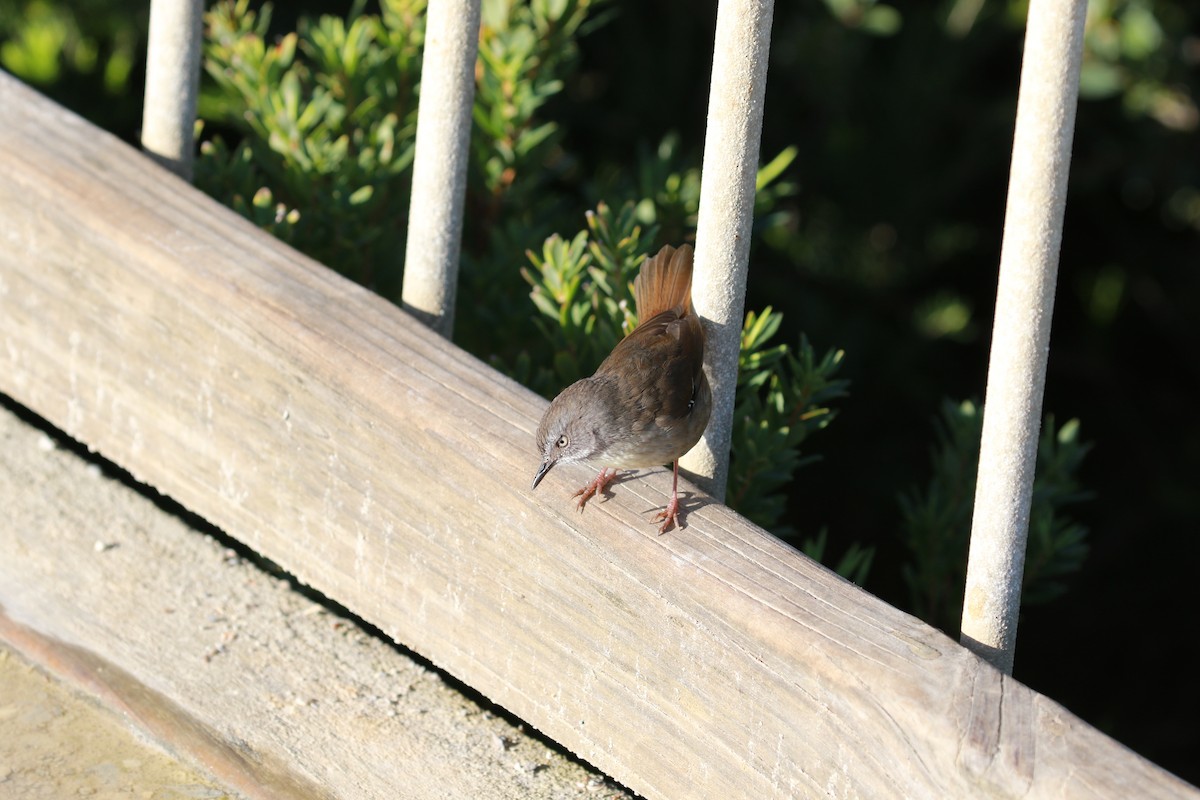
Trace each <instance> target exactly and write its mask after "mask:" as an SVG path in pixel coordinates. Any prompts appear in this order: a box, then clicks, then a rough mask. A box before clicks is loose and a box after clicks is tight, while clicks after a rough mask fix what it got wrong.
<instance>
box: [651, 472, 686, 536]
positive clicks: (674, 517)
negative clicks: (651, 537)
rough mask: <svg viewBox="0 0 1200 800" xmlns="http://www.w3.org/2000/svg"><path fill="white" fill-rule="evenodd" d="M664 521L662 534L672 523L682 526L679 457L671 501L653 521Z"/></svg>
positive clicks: (672, 485)
mask: <svg viewBox="0 0 1200 800" xmlns="http://www.w3.org/2000/svg"><path fill="white" fill-rule="evenodd" d="M660 519H661V520H662V521H663V524H662V527H661V528H659V529H658V533H659V535H660V536H661V535H662V534H664V533H666V532H667V531H668V530H669V529H670V528H671V525H675V527H677V528H680V527H683V526H681V525H680V524H679V459H675V478H674V479H673V480H672V481H671V502H669V503H667V507H666V508H664V509H663V510H662V511H660V512H658V513H657V514H655V515H654V519H653V520H651V521H652V522H658V521H659V520H660Z"/></svg>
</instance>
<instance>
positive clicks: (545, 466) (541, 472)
mask: <svg viewBox="0 0 1200 800" xmlns="http://www.w3.org/2000/svg"><path fill="white" fill-rule="evenodd" d="M553 466H554V462H553V461H551V460H550V459H548V458H547V459H546V460H545V461H543V462H542V465H541V466H540V467H538V471H537V474H536V475H534V476H533V486H530V487H529V488H530V490H531V491H532V490H533V489H536V488H537V485H538V484H539V483H541V482H542V478H544V477H546V473H547V472H549V471H550V468H551V467H553Z"/></svg>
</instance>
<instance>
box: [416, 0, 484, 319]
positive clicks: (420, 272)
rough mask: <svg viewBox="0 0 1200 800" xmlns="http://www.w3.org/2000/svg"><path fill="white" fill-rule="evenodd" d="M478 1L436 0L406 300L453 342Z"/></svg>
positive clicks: (429, 31)
mask: <svg viewBox="0 0 1200 800" xmlns="http://www.w3.org/2000/svg"><path fill="white" fill-rule="evenodd" d="M479 11H480V0H430V2H429V15H428V18H427V22H426V28H425V55H424V61H423V63H422V67H421V100H420V108H419V110H418V111H417V145H416V162H415V163H414V164H413V187H412V203H411V206H410V210H409V217H408V244H407V246H406V249H405V254H404V285H403V287H402V290H401V292H402V294H401V300H402V301H403V304H404V308H405V309H407V310H408V311H410V312H412V313H413V314H414V315H416V316H417V318H418V319H420V320H422V321H423V322H425V323H426V324H427V325H429V326H430V327H431V328H433V329H434V330H435V331H437V332H438V333H440V334H441V335H442V336H445V337H447V338H449V337H450V334H451V332H452V331H453V329H454V297H455V291H456V286H457V283H458V260H459V255H460V253H461V249H462V226H463V204H464V202H465V196H466V187H467V162H468V152H467V148H468V145H469V143H470V136H471V106H472V104H473V103H474V100H475V57H476V55H477V54H478V52H479Z"/></svg>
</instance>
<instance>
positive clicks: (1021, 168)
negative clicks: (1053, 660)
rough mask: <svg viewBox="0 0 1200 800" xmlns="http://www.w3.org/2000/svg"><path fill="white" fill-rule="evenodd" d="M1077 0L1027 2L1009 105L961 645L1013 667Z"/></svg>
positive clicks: (1071, 114)
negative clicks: (1015, 94)
mask: <svg viewBox="0 0 1200 800" xmlns="http://www.w3.org/2000/svg"><path fill="white" fill-rule="evenodd" d="M1086 14H1087V2H1086V0H1033V2H1031V3H1030V5H1029V21H1028V25H1027V29H1026V34H1025V57H1024V61H1023V63H1022V66H1021V88H1020V95H1019V99H1018V101H1017V123H1016V132H1015V134H1014V137H1013V158H1012V169H1011V173H1010V176H1009V188H1008V206H1007V208H1006V210H1005V225H1004V241H1003V245H1002V248H1001V254H1000V276H999V286H998V289H997V292H996V318H995V323H994V326H993V332H992V352H991V359H990V361H989V364H988V382H987V394H986V397H985V401H984V415H983V441H982V446H981V450H980V456H979V479H978V483H977V484H976V487H975V512H974V520H973V522H972V529H971V549H970V556H969V560H968V566H967V582H966V591H965V595H964V599H963V615H962V637H961V638H962V643H963V644H964V645H965V646H967V647H968V648H970V649H971V650H974V651H975V652H976V653H978V654H979V655H981V656H983V657H984V658H986V659H987V660H988V661H990V662H991V663H992V664H993V665H994V666H995V667H996V668H997V669H1000V670H1002V671H1003V672H1005V673H1007V674H1012V667H1013V651H1014V647H1015V644H1016V636H1017V615H1018V612H1019V610H1020V603H1021V580H1022V575H1023V573H1024V567H1025V544H1026V539H1027V536H1028V531H1029V508H1030V503H1031V498H1032V494H1033V478H1034V465H1035V463H1036V460H1037V445H1038V431H1039V428H1040V424H1041V413H1042V395H1043V391H1044V388H1045V383H1046V359H1047V356H1048V354H1049V350H1050V319H1051V316H1052V313H1053V311H1054V289H1055V283H1056V278H1057V271H1058V254H1059V248H1060V246H1061V243H1062V223H1063V210H1064V208H1065V206H1066V195H1067V175H1068V172H1069V168H1070V164H1071V140H1072V137H1073V136H1074V132H1075V107H1076V102H1077V100H1078V95H1079V69H1080V61H1081V56H1082V51H1083V24H1084V19H1085V17H1086Z"/></svg>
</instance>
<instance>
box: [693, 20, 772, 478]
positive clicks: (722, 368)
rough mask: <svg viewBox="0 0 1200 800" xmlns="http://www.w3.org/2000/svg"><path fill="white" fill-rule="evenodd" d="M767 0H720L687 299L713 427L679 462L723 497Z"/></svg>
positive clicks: (758, 134)
mask: <svg viewBox="0 0 1200 800" xmlns="http://www.w3.org/2000/svg"><path fill="white" fill-rule="evenodd" d="M774 6H775V4H774V0H721V1H720V3H719V4H718V5H717V32H716V41H715V45H714V47H713V70H712V86H711V87H710V89H709V98H708V127H707V130H706V133H705V138H704V167H703V169H704V171H703V173H702V176H701V182H700V216H699V221H698V225H697V231H696V271H695V279H694V280H693V284H692V300H693V302H694V304H695V306H696V310H697V311H698V312H699V313H700V315H701V316H702V317H704V318H705V320H707V332H708V344H707V348H706V352H705V362H706V368H707V370H708V377H709V380H710V382H711V383H712V389H713V412H712V422H710V423H709V426H708V430H707V431H706V432H705V434H704V438H703V439H701V440H700V442H699V444H697V445H696V446H695V447H694V448H693V449H692V450H691V452H689V453H688V454H687V455H685V456H684V457H683V458H681V459H680V461H679V463H680V465H681V466H682V467H684V469H687V470H688V471H690V472H691V473H693V475H694V476H695V478H696V480H697V481H698V482H699V483H700V485H701V486H703V487H704V489H705V490H706V491H708V492H709V493H710V494H712V495H713V496H714V497H716V498H718V499H722V500H723V499H724V497H725V482H726V479H727V477H728V475H729V442H730V436H731V433H732V429H733V400H734V390H735V389H736V387H737V369H738V350H739V349H740V346H741V330H742V317H743V314H744V311H745V308H744V307H745V298H746V271H747V262H748V260H749V257H750V228H751V224H752V223H753V221H754V188H755V181H756V179H757V175H758V151H759V144H760V139H761V138H762V119H763V97H764V94H765V91H766V84H767V56H768V54H769V52H770V49H771V17H772V13H773V11H774Z"/></svg>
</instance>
